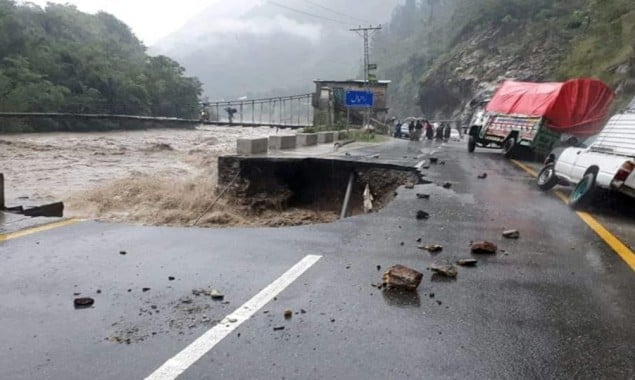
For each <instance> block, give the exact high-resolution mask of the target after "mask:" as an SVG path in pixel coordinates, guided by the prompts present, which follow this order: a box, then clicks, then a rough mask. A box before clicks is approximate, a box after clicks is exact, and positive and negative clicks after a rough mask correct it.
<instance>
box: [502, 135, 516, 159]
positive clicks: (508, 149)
mask: <svg viewBox="0 0 635 380" xmlns="http://www.w3.org/2000/svg"><path fill="white" fill-rule="evenodd" d="M515 147H516V139H515V138H514V137H510V138H508V139H507V140H505V142H504V143H503V156H505V157H507V158H511V157H512V156H513V154H514V148H515Z"/></svg>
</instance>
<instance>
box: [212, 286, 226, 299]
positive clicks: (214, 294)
mask: <svg viewBox="0 0 635 380" xmlns="http://www.w3.org/2000/svg"><path fill="white" fill-rule="evenodd" d="M209 296H210V297H212V299H213V300H216V301H222V300H223V299H224V298H225V295H224V294H223V293H221V292H220V291H218V289H212V291H211V292H209Z"/></svg>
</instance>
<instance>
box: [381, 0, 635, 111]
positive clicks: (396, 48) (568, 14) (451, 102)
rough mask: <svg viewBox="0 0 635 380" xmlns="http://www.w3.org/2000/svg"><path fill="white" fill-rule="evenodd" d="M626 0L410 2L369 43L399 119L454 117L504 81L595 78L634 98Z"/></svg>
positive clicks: (634, 56)
mask: <svg viewBox="0 0 635 380" xmlns="http://www.w3.org/2000/svg"><path fill="white" fill-rule="evenodd" d="M634 45H635V3H633V1H632V0H445V1H443V0H422V1H415V0H407V1H406V2H405V4H403V5H402V6H400V7H398V9H397V10H396V11H395V13H394V14H393V18H392V20H391V23H390V25H389V27H388V28H387V31H386V33H383V34H382V35H381V36H380V37H378V38H377V39H376V41H375V54H376V56H377V58H378V60H379V64H380V68H382V70H383V71H382V73H381V74H382V76H383V77H387V78H388V79H392V80H393V81H394V82H395V83H394V85H393V87H392V102H393V106H394V108H395V112H396V113H397V114H410V113H413V114H421V113H423V114H425V115H429V116H440V117H441V116H442V117H456V116H460V114H461V111H462V110H463V107H464V106H465V104H466V103H467V102H468V101H469V100H471V99H472V98H474V97H475V96H477V95H479V94H483V93H485V94H487V93H489V92H491V91H492V90H493V89H494V88H495V87H496V86H497V84H498V83H500V81H501V80H503V79H506V78H514V79H518V80H529V81H552V80H553V81H561V80H566V79H569V78H574V77H586V76H588V77H596V78H599V79H602V80H604V81H605V82H607V83H608V84H609V85H610V86H611V87H612V88H613V89H614V90H615V91H616V93H617V94H618V98H617V101H616V103H615V106H616V108H619V107H621V106H623V105H624V104H625V102H626V101H627V100H628V99H630V98H631V97H632V96H633V95H635V53H634Z"/></svg>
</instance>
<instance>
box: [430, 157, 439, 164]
mask: <svg viewBox="0 0 635 380" xmlns="http://www.w3.org/2000/svg"><path fill="white" fill-rule="evenodd" d="M437 162H439V159H438V158H436V157H430V163H431V164H436V163H437Z"/></svg>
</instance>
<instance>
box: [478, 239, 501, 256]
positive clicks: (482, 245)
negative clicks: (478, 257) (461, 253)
mask: <svg viewBox="0 0 635 380" xmlns="http://www.w3.org/2000/svg"><path fill="white" fill-rule="evenodd" d="M496 251H498V246H497V245H496V244H494V243H492V242H490V241H477V242H473V243H472V253H490V254H491V253H496Z"/></svg>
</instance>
